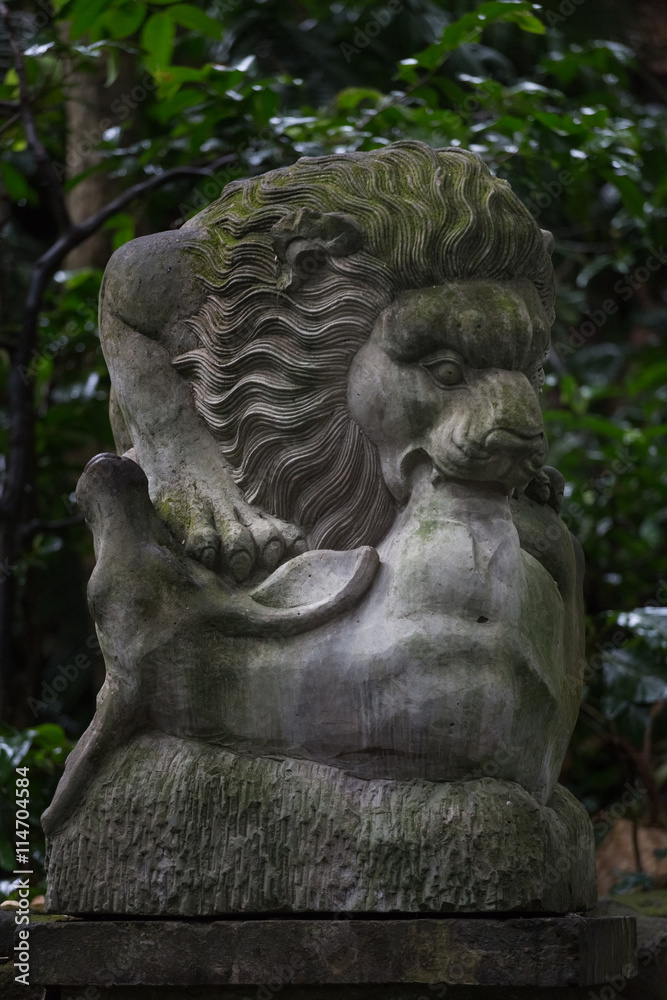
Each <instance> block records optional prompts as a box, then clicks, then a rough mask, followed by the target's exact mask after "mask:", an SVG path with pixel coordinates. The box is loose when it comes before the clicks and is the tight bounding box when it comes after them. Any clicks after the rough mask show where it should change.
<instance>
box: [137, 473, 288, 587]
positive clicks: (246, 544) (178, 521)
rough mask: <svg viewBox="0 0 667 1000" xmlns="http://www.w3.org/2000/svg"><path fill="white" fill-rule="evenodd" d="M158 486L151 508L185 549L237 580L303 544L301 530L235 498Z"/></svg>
mask: <svg viewBox="0 0 667 1000" xmlns="http://www.w3.org/2000/svg"><path fill="white" fill-rule="evenodd" d="M179 493H180V496H181V497H182V496H183V495H186V496H187V499H186V500H185V501H184V500H182V499H181V500H176V499H174V496H175V494H174V491H173V490H169V489H163V490H160V491H158V493H157V495H156V496H155V498H154V503H155V507H156V509H157V511H158V513H159V514H160V516H161V517H162V518H163V520H164V521H165V522H166V523H167V525H168V526H169V528H170V529H171V530H172V532H173V533H174V534H175V535H176V537H178V538H180V539H181V540H182V541H183V544H184V546H185V551H186V553H187V555H188V556H190V557H191V558H192V559H197V560H198V561H199V562H201V563H203V564H204V566H206V567H207V568H208V569H211V570H222V571H225V572H227V573H229V575H230V576H231V577H232V578H233V579H234V580H235V581H236V582H237V583H241V582H243V581H244V580H246V579H247V578H248V577H249V576H250V575H251V573H252V572H253V570H254V569H255V568H259V569H262V570H267V571H268V572H272V571H273V570H274V569H275V568H276V566H278V565H279V563H280V562H281V561H282V560H283V559H284V558H291V557H292V556H295V555H299V554H300V553H302V552H305V551H306V549H307V545H306V540H305V537H304V534H303V532H302V531H301V530H300V529H299V528H297V527H295V526H294V525H292V524H288V523H287V522H285V521H281V520H280V519H279V518H276V517H271V516H270V515H268V514H265V513H264V512H263V511H260V510H258V509H257V508H256V507H252V506H251V505H250V504H247V503H246V502H245V501H243V500H240V499H239V498H238V497H233V498H229V497H223V498H222V499H221V498H216V499H213V498H211V496H210V495H201V494H199V493H198V492H197V491H196V490H190V491H188V492H187V493H185V494H184V493H181V492H180V491H178V493H177V494H176V496H178V494H179Z"/></svg>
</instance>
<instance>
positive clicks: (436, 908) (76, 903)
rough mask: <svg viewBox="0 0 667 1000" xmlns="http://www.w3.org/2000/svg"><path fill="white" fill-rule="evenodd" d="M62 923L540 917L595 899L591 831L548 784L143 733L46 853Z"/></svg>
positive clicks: (96, 783) (576, 808) (52, 899)
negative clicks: (359, 774) (333, 761)
mask: <svg viewBox="0 0 667 1000" xmlns="http://www.w3.org/2000/svg"><path fill="white" fill-rule="evenodd" d="M48 883H49V890H48V896H47V907H48V909H49V911H50V912H55V913H70V914H93V913H94V914H96V915H98V914H124V915H137V916H138V915H145V916H151V915H152V916H167V915H169V916H214V915H225V914H226V915H229V914H232V913H236V914H243V913H260V912H261V913H271V912H273V913H279V912H283V913H285V912H302V913H307V912H328V913H331V912H359V911H361V912H374V913H391V912H397V911H398V912H403V913H409V912H435V913H447V912H485V911H486V912H489V911H491V912H508V911H522V912H543V913H544V912H551V913H564V912H568V911H577V910H579V911H582V910H587V909H590V908H591V907H592V906H593V905H594V903H595V868H594V858H593V843H592V830H591V825H590V821H589V819H588V816H587V814H586V812H585V810H584V808H583V807H582V806H581V805H580V804H579V803H578V802H577V801H576V800H575V799H574V798H573V797H572V796H571V795H570V794H569V793H568V792H567V791H566V790H565V789H563V788H561V787H557V789H556V791H555V792H554V795H553V796H552V798H551V800H550V802H549V804H548V805H547V806H542V805H539V804H538V803H537V802H536V801H535V799H533V798H532V796H531V795H529V794H528V793H527V792H526V791H525V790H524V789H523V788H521V786H519V785H517V784H515V783H514V782H509V781H500V780H496V779H493V778H480V779H475V780H471V781H465V782H463V781H462V782H446V783H434V782H428V781H422V780H412V781H404V782H393V781H385V780H372V781H371V780H361V779H358V778H352V777H350V776H349V775H347V774H345V772H343V771H342V770H339V769H337V768H332V767H328V766H326V765H320V764H314V763H312V762H310V761H305V760H296V759H273V758H266V757H264V758H251V757H241V756H238V755H235V754H232V753H230V752H228V751H226V750H223V749H221V748H219V747H215V746H210V745H204V744H200V743H195V742H193V741H189V740H183V739H177V738H174V737H169V736H165V735H163V734H158V733H145V734H143V735H141V736H138V737H135V738H134V739H133V740H132V741H131V742H130V743H128V744H127V745H126V746H125V747H124V748H123V749H122V750H119V751H118V752H117V753H116V754H115V755H114V756H113V757H112V758H111V759H109V760H108V761H107V762H106V764H105V765H104V767H103V769H102V770H101V771H100V773H99V774H98V775H97V776H96V777H95V778H94V780H93V782H92V784H91V786H90V788H89V791H88V794H87V796H86V799H85V801H84V802H83V803H82V804H81V805H80V806H79V808H78V809H77V810H76V811H75V812H74V813H73V814H72V816H71V817H70V819H69V822H68V823H67V824H66V825H64V826H63V827H62V828H61V829H60V830H59V831H58V833H57V835H56V836H55V838H54V839H53V840H52V841H51V842H50V843H49V844H48Z"/></svg>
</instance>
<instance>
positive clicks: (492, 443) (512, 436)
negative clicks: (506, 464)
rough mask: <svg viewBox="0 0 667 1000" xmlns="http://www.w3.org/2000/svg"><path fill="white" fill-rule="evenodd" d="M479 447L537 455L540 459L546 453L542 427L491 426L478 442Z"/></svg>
mask: <svg viewBox="0 0 667 1000" xmlns="http://www.w3.org/2000/svg"><path fill="white" fill-rule="evenodd" d="M480 445H481V448H482V449H483V450H484V451H486V452H489V453H490V452H494V451H510V452H516V453H517V455H524V454H525V455H529V454H535V455H536V456H537V455H539V456H540V459H543V458H545V456H546V453H547V442H546V438H545V436H544V431H543V430H542V428H540V429H539V430H534V431H533V430H528V431H526V430H523V429H522V430H520V431H516V430H511V429H510V428H507V427H492V428H491V429H490V430H489V431H487V433H486V434H485V435H484V440H483V441H482V442H480Z"/></svg>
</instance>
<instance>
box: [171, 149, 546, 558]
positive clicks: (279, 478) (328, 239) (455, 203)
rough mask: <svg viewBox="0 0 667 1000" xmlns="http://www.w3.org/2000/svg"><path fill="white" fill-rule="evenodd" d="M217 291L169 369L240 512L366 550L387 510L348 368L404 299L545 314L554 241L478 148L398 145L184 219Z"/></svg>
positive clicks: (257, 181) (325, 165)
mask: <svg viewBox="0 0 667 1000" xmlns="http://www.w3.org/2000/svg"><path fill="white" fill-rule="evenodd" d="M187 226H188V227H189V228H193V229H199V230H203V231H204V234H205V235H204V238H203V239H202V237H201V234H198V235H197V237H196V238H194V234H193V240H192V243H191V245H190V246H191V250H192V252H194V253H197V254H198V255H199V256H200V265H201V266H200V275H201V278H202V280H203V281H204V282H206V284H207V285H208V287H209V288H210V295H209V297H208V299H207V302H206V304H205V306H204V307H203V308H202V309H201V310H200V312H199V313H198V314H197V316H196V317H195V319H194V320H193V321H192V325H193V327H194V329H195V331H196V333H197V335H198V337H199V340H200V344H201V346H200V348H198V349H197V350H194V351H191V352H189V353H188V354H185V355H182V356H181V357H180V358H178V359H176V361H175V362H174V363H175V365H176V367H177V368H178V369H179V370H180V371H181V372H182V373H183V374H184V375H185V376H186V377H187V378H189V379H190V380H191V382H192V384H193V388H194V393H195V398H196V403H197V407H198V410H199V412H200V414H201V416H202V417H203V419H204V420H205V422H206V423H207V425H208V427H209V428H210V429H211V431H212V432H213V433H214V435H215V436H216V438H217V439H218V441H219V442H220V445H221V448H222V451H223V453H224V454H225V456H226V457H227V459H228V460H229V462H230V464H231V466H232V468H233V470H234V474H235V477H236V480H237V482H238V484H239V485H240V487H241V488H242V489H243V490H244V492H245V494H246V496H247V498H248V500H249V501H250V502H251V503H255V504H257V505H259V506H260V507H262V508H263V509H265V510H267V511H268V512H270V513H272V514H275V515H277V516H278V517H281V518H283V519H285V520H289V521H292V522H295V523H297V524H299V525H301V526H302V527H303V528H304V529H305V530H306V531H307V532H308V535H309V542H310V544H311V545H312V546H313V547H317V548H337V549H345V548H351V547H354V546H357V545H362V544H375V543H376V542H377V541H379V539H380V538H382V536H383V535H384V534H386V532H387V530H388V528H389V527H390V525H391V523H392V521H393V518H394V515H395V512H396V506H397V500H396V498H395V495H394V494H393V493H392V492H391V491H390V489H389V488H388V486H387V483H386V482H385V477H384V476H383V470H382V466H381V462H380V457H379V454H378V450H377V448H376V446H375V445H374V444H373V443H372V442H371V440H370V439H369V437H368V436H367V434H365V433H364V431H363V430H362V429H361V427H360V426H359V424H358V423H357V422H356V421H355V420H354V419H353V418H352V415H351V413H350V408H349V405H348V374H349V371H350V367H351V365H352V361H353V359H354V357H355V355H356V354H357V352H358V351H359V349H360V348H361V347H362V346H363V345H364V344H365V343H366V341H367V340H368V338H369V336H370V334H371V331H372V330H373V328H374V326H375V324H376V321H377V319H378V316H379V315H380V314H381V313H382V312H383V310H385V309H387V307H388V306H389V305H390V304H391V303H392V302H394V301H395V300H396V299H397V297H399V296H401V295H402V293H405V292H408V291H410V290H413V289H422V288H427V287H430V286H433V285H443V284H446V283H447V282H451V281H459V282H461V281H463V282H465V281H466V280H470V279H489V280H493V279H495V280H500V281H511V280H514V281H521V280H525V281H528V282H530V283H531V284H532V286H534V288H535V290H536V291H537V295H538V297H539V300H540V301H541V305H542V308H543V310H544V314H545V315H546V317H547V322H548V323H551V322H552V320H553V299H554V284H553V270H552V266H551V260H550V256H549V249H550V243H551V239H550V236H549V234H546V233H543V232H542V231H541V230H540V229H539V228H538V226H537V224H536V223H535V221H534V219H533V218H532V216H531V215H530V213H529V212H528V210H527V209H526V208H525V207H524V206H523V205H522V204H521V202H520V201H519V200H518V199H517V198H516V196H515V195H514V194H513V193H512V191H511V189H510V187H509V185H508V184H507V182H506V181H503V180H498V179H497V178H495V177H494V176H493V175H492V174H491V173H490V172H489V170H488V169H487V167H486V166H485V165H484V163H483V162H482V161H481V160H480V159H479V158H478V157H477V156H475V155H474V154H473V153H469V152H467V151H465V150H460V149H456V148H448V149H442V150H434V149H432V148H430V147H429V146H426V145H424V144H422V143H418V142H398V143H395V144H394V145H392V146H388V147H386V148H384V149H380V150H374V151H372V152H368V153H349V154H344V155H337V156H325V157H321V158H314V159H310V158H304V159H301V160H299V161H298V162H297V163H295V164H294V165H293V166H291V167H287V168H285V169H282V170H275V171H272V172H270V173H267V174H264V175H263V176H260V177H256V178H251V179H249V180H245V181H235V182H233V183H232V184H230V185H229V186H228V187H227V188H226V189H225V191H224V192H223V194H222V196H221V198H220V199H219V200H218V201H217V202H215V203H214V204H212V205H211V206H209V208H207V209H206V210H205V211H204V212H202V213H200V215H198V216H197V217H196V218H195V219H192V220H190V222H189V223H188V224H187Z"/></svg>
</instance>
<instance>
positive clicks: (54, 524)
mask: <svg viewBox="0 0 667 1000" xmlns="http://www.w3.org/2000/svg"><path fill="white" fill-rule="evenodd" d="M84 521H85V519H84V516H83V514H76V515H74V516H73V517H63V518H60V519H59V520H57V521H40V520H38V519H37V518H35V519H34V520H32V521H28V522H27V524H24V525H23V527H22V528H21V530H20V532H19V537H20V539H21V541H22V542H26V541H28V540H29V539H30V538H34V536H35V535H39V534H44V533H46V532H59V531H65V530H66V529H67V528H78V527H79V525H81V524H83V523H84Z"/></svg>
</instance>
